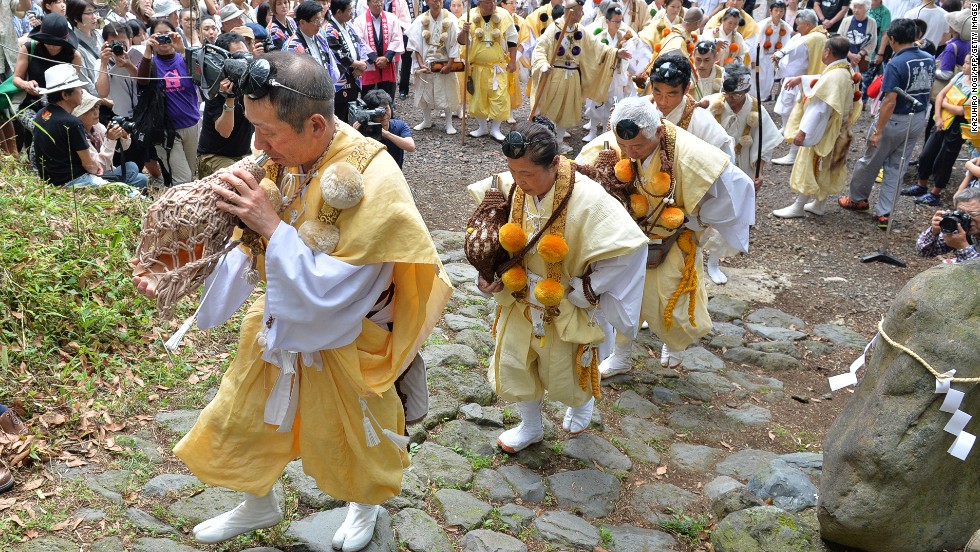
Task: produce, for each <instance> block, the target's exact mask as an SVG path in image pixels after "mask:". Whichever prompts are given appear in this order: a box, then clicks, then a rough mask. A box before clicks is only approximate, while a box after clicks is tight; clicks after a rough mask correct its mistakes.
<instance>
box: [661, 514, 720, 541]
mask: <svg viewBox="0 0 980 552" xmlns="http://www.w3.org/2000/svg"><path fill="white" fill-rule="evenodd" d="M659 525H660V528H661V529H663V530H664V531H667V532H668V533H671V534H672V535H674V536H676V537H677V538H679V539H681V540H683V541H686V542H687V543H689V544H692V545H697V543H698V542H699V541H700V540H701V539H702V538H708V537H709V536H710V533H711V531H710V530H709V529H708V527H709V526H710V525H711V518H709V517H708V516H704V515H702V516H697V517H691V516H689V515H686V514H683V513H679V514H674V515H673V516H672V517H671V518H670V519H662V520H660V523H659Z"/></svg>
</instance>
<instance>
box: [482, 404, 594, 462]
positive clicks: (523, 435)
mask: <svg viewBox="0 0 980 552" xmlns="http://www.w3.org/2000/svg"><path fill="white" fill-rule="evenodd" d="M542 402H543V401H542V400H541V399H538V400H536V401H524V402H519V403H516V404H515V405H514V406H516V407H517V410H518V412H520V413H521V423H520V424H518V425H517V427H515V428H511V429H508V430H507V431H505V432H503V433H501V434H500V437H497V444H498V445H500V448H501V449H503V451H504V452H507V453H510V454H514V453H516V452H520V451H522V450H524V449H526V448H527V447H529V446H531V445H533V444H534V443H539V442H541V441H543V440H544V422H543V421H541V404H542ZM590 419H591V417H590Z"/></svg>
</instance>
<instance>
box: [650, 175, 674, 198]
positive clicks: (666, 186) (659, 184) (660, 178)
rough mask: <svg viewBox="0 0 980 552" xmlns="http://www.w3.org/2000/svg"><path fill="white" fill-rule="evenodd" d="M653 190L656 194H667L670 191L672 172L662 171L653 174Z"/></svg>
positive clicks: (651, 185) (651, 186) (651, 184)
mask: <svg viewBox="0 0 980 552" xmlns="http://www.w3.org/2000/svg"><path fill="white" fill-rule="evenodd" d="M650 188H651V190H650V191H651V192H653V195H656V196H665V195H667V193H668V192H670V173H668V172H664V171H660V172H658V173H657V174H655V175H653V182H651V183H650Z"/></svg>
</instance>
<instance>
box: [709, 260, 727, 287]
mask: <svg viewBox="0 0 980 552" xmlns="http://www.w3.org/2000/svg"><path fill="white" fill-rule="evenodd" d="M719 262H720V261H719V259H718V256H717V255H708V278H711V281H712V282H714V283H716V284H718V285H724V284H727V283H728V276H725V273H724V272H722V271H721V267H720V266H718V263H719Z"/></svg>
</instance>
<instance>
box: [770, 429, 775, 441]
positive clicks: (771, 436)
mask: <svg viewBox="0 0 980 552" xmlns="http://www.w3.org/2000/svg"><path fill="white" fill-rule="evenodd" d="M769 440H770V441H775V440H776V434H775V433H773V432H771V431H770V432H769Z"/></svg>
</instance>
